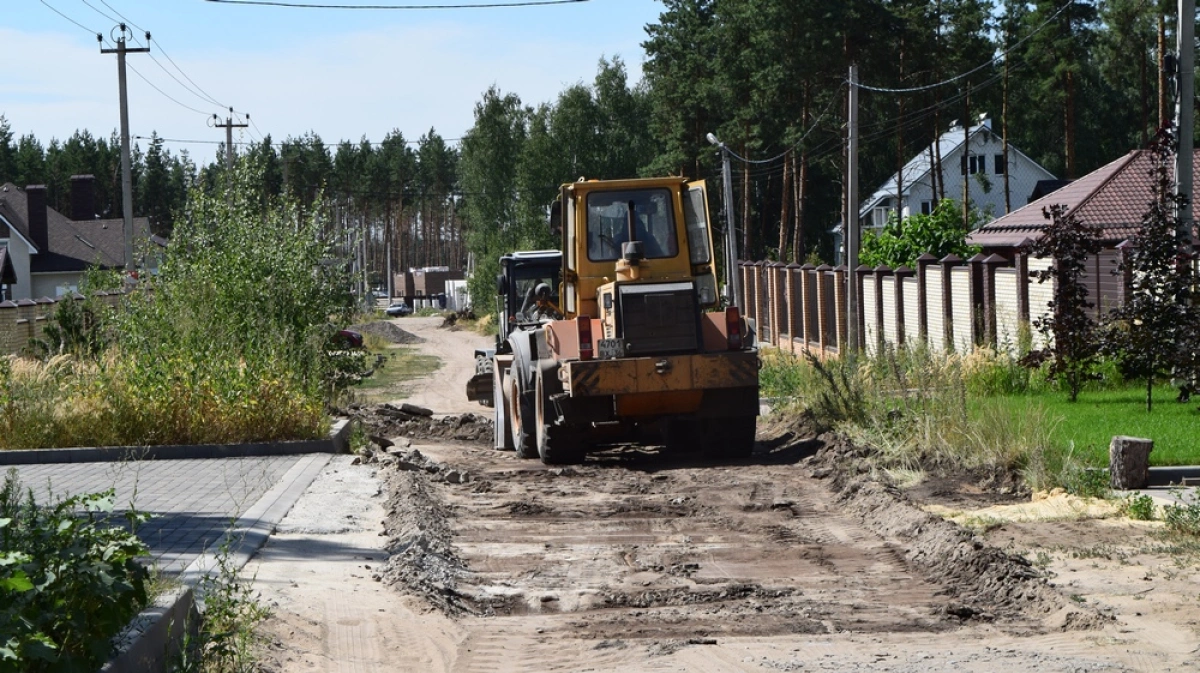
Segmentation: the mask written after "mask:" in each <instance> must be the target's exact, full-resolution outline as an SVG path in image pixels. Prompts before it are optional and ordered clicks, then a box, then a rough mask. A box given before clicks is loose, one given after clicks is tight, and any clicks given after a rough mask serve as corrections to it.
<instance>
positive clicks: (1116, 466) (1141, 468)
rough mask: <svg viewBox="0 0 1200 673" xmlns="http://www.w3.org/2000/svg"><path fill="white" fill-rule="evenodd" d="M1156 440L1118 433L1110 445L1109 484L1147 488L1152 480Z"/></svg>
mask: <svg viewBox="0 0 1200 673" xmlns="http://www.w3.org/2000/svg"><path fill="white" fill-rule="evenodd" d="M1153 450H1154V440H1152V439H1141V438H1139V437H1125V436H1124V435H1118V436H1116V437H1113V438H1112V443H1111V444H1109V445H1108V475H1109V484H1110V485H1111V486H1112V487H1113V488H1115V489H1118V490H1121V491H1128V490H1130V489H1136V488H1145V487H1146V484H1147V483H1148V482H1149V481H1150V452H1151V451H1153Z"/></svg>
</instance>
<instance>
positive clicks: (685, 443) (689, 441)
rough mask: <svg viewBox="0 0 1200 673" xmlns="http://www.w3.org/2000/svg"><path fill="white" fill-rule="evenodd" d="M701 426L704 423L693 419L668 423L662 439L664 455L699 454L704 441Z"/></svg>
mask: <svg viewBox="0 0 1200 673" xmlns="http://www.w3.org/2000/svg"><path fill="white" fill-rule="evenodd" d="M703 426H704V422H703V421H701V420H700V419H695V418H687V419H678V420H673V421H670V422H669V423H668V424H667V432H666V437H664V449H665V450H666V453H668V454H670V455H673V456H684V455H687V454H696V453H699V452H700V451H701V448H702V447H703V446H704V441H705V440H704V433H703V432H702V429H703Z"/></svg>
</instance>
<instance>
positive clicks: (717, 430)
mask: <svg viewBox="0 0 1200 673" xmlns="http://www.w3.org/2000/svg"><path fill="white" fill-rule="evenodd" d="M757 425H758V417H757V416H734V417H733V418H712V419H708V420H706V421H705V429H704V455H705V456H706V457H708V458H715V459H718V460H740V459H743V458H749V457H750V455H751V454H752V453H754V433H755V431H756V430H757Z"/></svg>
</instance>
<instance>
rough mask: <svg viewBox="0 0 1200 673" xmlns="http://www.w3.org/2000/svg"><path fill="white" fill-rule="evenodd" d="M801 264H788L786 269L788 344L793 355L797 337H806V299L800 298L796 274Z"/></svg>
mask: <svg viewBox="0 0 1200 673" xmlns="http://www.w3.org/2000/svg"><path fill="white" fill-rule="evenodd" d="M799 270H800V265H799V264H788V265H787V268H786V269H784V273H786V274H787V283H786V284H787V327H788V342H789V346H790V347H791V351H792V352H793V353H795V352H796V336H797V334H799V335H800V337H801V338H803V336H804V318H803V317H802V316H803V314H802V313H801V311H802V310H803V307H804V297H802V296H800V283H799V282H797V278H796V274H797V273H799Z"/></svg>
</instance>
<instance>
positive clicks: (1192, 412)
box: [982, 386, 1200, 465]
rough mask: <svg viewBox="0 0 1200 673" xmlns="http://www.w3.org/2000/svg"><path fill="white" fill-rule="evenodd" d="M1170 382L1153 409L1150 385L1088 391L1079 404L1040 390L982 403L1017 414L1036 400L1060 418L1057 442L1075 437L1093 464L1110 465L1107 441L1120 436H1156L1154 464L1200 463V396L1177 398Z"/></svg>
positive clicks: (1064, 442)
mask: <svg viewBox="0 0 1200 673" xmlns="http://www.w3.org/2000/svg"><path fill="white" fill-rule="evenodd" d="M1176 394H1177V391H1176V390H1175V389H1174V388H1171V387H1170V386H1159V387H1157V388H1155V390H1154V408H1153V410H1152V411H1151V412H1150V413H1146V392H1145V388H1127V389H1121V390H1103V391H1084V392H1082V393H1080V395H1079V400H1078V401H1077V402H1075V403H1071V402H1068V401H1067V396H1066V395H1065V394H1064V393H1041V394H1028V395H1014V396H1009V397H994V398H987V399H985V400H983V401H982V403H983V404H1000V405H1003V406H1004V407H1006V408H1007V409H1008V411H1009V413H1010V414H1012V415H1013V417H1014V418H1015V417H1016V416H1017V415H1018V414H1024V413H1027V410H1028V408H1029V405H1030V403H1031V402H1035V403H1037V404H1040V405H1041V406H1042V407H1043V408H1045V409H1046V410H1047V411H1049V412H1050V416H1051V417H1054V418H1057V419H1058V423H1057V425H1056V426H1055V428H1054V431H1053V438H1054V440H1055V441H1056V443H1059V444H1062V445H1064V446H1065V445H1067V444H1068V443H1069V442H1074V445H1075V451H1076V455H1078V456H1080V457H1081V458H1084V459H1085V460H1087V461H1088V462H1089V463H1091V464H1094V465H1107V464H1108V444H1109V442H1110V441H1111V440H1112V438H1113V436H1115V435H1129V436H1133V437H1148V438H1150V439H1153V440H1154V451H1153V452H1152V453H1151V454H1150V463H1151V464H1152V465H1200V410H1197V406H1200V398H1193V399H1192V401H1191V402H1189V403H1187V404H1179V403H1178V402H1176V401H1175V395H1176Z"/></svg>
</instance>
